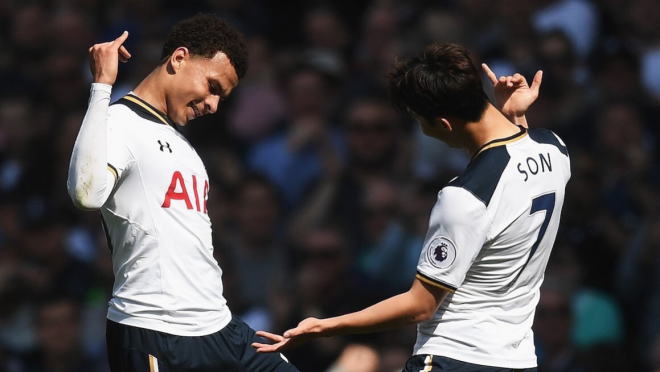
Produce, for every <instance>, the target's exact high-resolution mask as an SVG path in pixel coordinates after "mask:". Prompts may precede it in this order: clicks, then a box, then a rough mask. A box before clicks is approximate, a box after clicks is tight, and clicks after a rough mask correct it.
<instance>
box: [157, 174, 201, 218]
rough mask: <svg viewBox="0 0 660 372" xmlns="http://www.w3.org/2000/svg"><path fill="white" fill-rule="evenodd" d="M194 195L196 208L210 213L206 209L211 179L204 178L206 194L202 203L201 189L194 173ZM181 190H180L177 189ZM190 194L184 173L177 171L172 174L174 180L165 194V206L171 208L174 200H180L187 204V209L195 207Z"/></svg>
mask: <svg viewBox="0 0 660 372" xmlns="http://www.w3.org/2000/svg"><path fill="white" fill-rule="evenodd" d="M191 182H192V190H193V196H194V198H195V209H196V210H197V212H203V213H204V214H208V211H207V209H206V205H207V201H208V194H209V181H207V180H204V191H203V192H204V194H203V198H202V199H201V201H203V203H200V198H199V191H198V190H197V176H195V175H194V174H193V175H192V177H191ZM177 190H179V191H177ZM189 195H190V194H189V193H188V188H187V187H186V182H185V181H184V178H183V175H182V174H181V172H179V171H175V172H174V174H172V181H170V186H169V187H168V188H167V193H166V194H165V201H164V202H163V208H170V206H171V205H172V201H176V200H180V201H183V202H184V203H185V204H186V208H187V209H193V205H192V202H191V201H190V196H189Z"/></svg>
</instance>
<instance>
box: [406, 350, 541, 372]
mask: <svg viewBox="0 0 660 372" xmlns="http://www.w3.org/2000/svg"><path fill="white" fill-rule="evenodd" d="M413 355H437V356H442V357H446V358H451V359H456V360H460V361H461V362H466V363H472V364H479V365H482V366H487V367H495V368H513V369H526V368H537V367H538V363H537V361H536V358H534V359H533V360H532V359H528V360H519V361H512V360H511V359H498V358H493V356H492V355H484V356H482V357H475V355H474V354H464V353H461V352H458V351H455V350H453V351H447V350H444V351H443V352H441V353H438V352H434V351H433V350H430V348H424V347H422V348H420V349H419V350H415V351H414V352H413Z"/></svg>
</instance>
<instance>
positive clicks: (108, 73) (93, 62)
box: [89, 31, 131, 85]
mask: <svg viewBox="0 0 660 372" xmlns="http://www.w3.org/2000/svg"><path fill="white" fill-rule="evenodd" d="M127 38H128V31H124V33H123V34H121V36H119V37H118V38H117V39H115V40H113V41H109V42H107V43H101V44H95V45H93V46H92V47H90V48H89V68H90V69H91V70H92V76H93V77H94V82H95V83H103V84H108V85H113V84H114V83H115V81H116V80H117V69H118V67H119V62H117V61H122V62H124V63H125V62H127V61H128V59H129V58H131V54H130V53H129V52H128V50H126V48H125V47H124V45H123V44H124V42H125V41H126V39H127Z"/></svg>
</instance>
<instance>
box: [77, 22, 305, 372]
mask: <svg viewBox="0 0 660 372" xmlns="http://www.w3.org/2000/svg"><path fill="white" fill-rule="evenodd" d="M127 37H128V33H124V34H123V35H121V36H120V37H119V38H118V39H116V40H114V41H111V42H108V43H103V44H97V45H94V46H93V47H91V48H90V49H89V52H90V66H91V69H92V74H93V78H94V83H93V84H92V88H91V96H90V100H89V108H88V110H87V114H86V116H85V118H84V120H83V123H82V126H81V128H80V133H79V134H78V138H77V139H76V143H75V147H74V150H73V154H72V157H71V164H70V167H69V177H68V190H69V194H70V195H71V198H72V200H73V202H74V204H75V205H76V206H78V207H79V208H82V209H86V210H97V209H100V212H101V217H102V221H103V225H104V228H105V231H106V233H107V237H108V243H109V245H110V249H111V251H112V263H113V269H114V274H115V284H114V288H113V291H112V299H111V300H110V307H109V310H108V324H107V342H108V357H109V362H110V368H111V370H112V371H113V372H120V371H121V372H130V371H136V372H137V371H152V372H153V371H237V372H238V371H255V372H258V371H264V372H266V371H276V372H290V371H297V369H296V368H295V367H294V366H292V365H291V364H289V363H288V362H287V361H286V360H285V359H284V357H282V356H281V355H278V354H269V355H264V354H257V353H256V352H255V351H254V349H252V348H251V347H250V343H251V342H254V341H255V340H256V338H255V333H254V331H253V330H252V329H250V328H249V327H248V326H247V325H246V324H245V323H243V322H242V321H240V320H239V319H238V318H235V317H232V314H231V312H230V310H229V309H228V308H227V305H226V301H225V298H224V297H223V292H222V289H223V288H222V281H221V274H222V271H221V269H220V267H219V266H218V265H217V263H216V261H215V260H214V259H213V246H212V244H211V221H210V220H209V215H208V212H207V198H208V192H209V179H208V175H207V173H206V170H205V168H204V164H203V163H202V161H201V159H200V158H199V156H198V155H197V153H196V152H195V150H194V149H193V148H192V147H191V146H190V144H189V143H188V142H187V141H186V139H185V138H184V137H183V135H181V133H179V132H178V131H177V130H176V127H175V125H186V124H187V123H188V122H189V121H190V120H193V119H195V118H197V117H200V116H202V115H205V114H211V113H214V112H215V111H216V109H217V107H218V104H219V102H220V101H221V100H222V99H223V98H225V97H227V96H228V95H229V94H230V93H231V91H232V89H234V87H236V84H238V80H239V78H241V77H242V76H243V75H244V74H245V71H246V69H247V57H248V51H247V44H246V42H245V40H244V38H243V36H242V35H241V34H240V33H239V32H238V31H237V30H235V29H233V28H232V27H230V26H229V25H227V24H226V23H225V22H223V21H222V20H220V19H219V18H218V17H216V16H212V15H202V14H200V15H197V16H195V17H192V18H190V19H187V20H184V21H181V22H179V23H178V24H177V25H175V26H174V27H173V28H172V30H171V32H170V34H169V36H168V38H167V41H166V42H165V46H164V48H163V54H162V61H161V63H160V64H159V65H158V66H157V67H156V68H155V69H154V70H153V71H152V72H151V73H150V74H149V76H147V77H146V78H145V79H144V80H142V82H141V83H140V84H139V85H138V86H137V87H136V88H135V90H134V91H133V92H131V93H129V94H128V95H126V96H125V97H123V98H121V99H120V100H119V101H117V102H116V103H115V104H113V105H109V103H110V93H111V89H112V85H113V84H114V83H115V80H116V77H117V67H118V60H121V61H123V62H126V61H127V60H128V59H129V58H130V54H129V53H128V51H127V50H126V49H125V48H124V47H123V45H122V44H123V43H124V41H126V39H127Z"/></svg>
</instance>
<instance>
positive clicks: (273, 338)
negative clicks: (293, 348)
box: [256, 331, 284, 342]
mask: <svg viewBox="0 0 660 372" xmlns="http://www.w3.org/2000/svg"><path fill="white" fill-rule="evenodd" d="M256 334H257V336H259V337H263V338H265V339H268V340H271V341H275V342H282V341H284V337H282V336H280V335H276V334H273V333H270V332H266V331H257V332H256Z"/></svg>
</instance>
